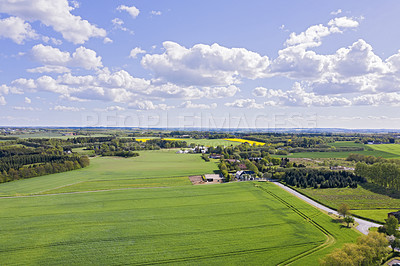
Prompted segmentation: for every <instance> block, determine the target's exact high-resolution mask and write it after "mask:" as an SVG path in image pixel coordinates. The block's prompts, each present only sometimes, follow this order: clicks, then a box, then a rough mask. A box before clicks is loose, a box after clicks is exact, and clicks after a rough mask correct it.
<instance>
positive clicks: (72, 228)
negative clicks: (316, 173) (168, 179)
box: [0, 182, 358, 265]
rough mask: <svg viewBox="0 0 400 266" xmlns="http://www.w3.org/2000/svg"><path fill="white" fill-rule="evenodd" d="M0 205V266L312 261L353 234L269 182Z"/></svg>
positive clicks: (38, 198) (33, 198) (20, 199)
mask: <svg viewBox="0 0 400 266" xmlns="http://www.w3.org/2000/svg"><path fill="white" fill-rule="evenodd" d="M0 201H1V206H2V208H1V209H0V222H1V231H2V232H1V233H2V237H1V238H0V261H1V262H2V264H4V265H14V264H18V265H43V264H46V265H59V264H61V265H67V264H68V265H71V264H75V265H88V264H96V265H99V264H101V265H111V264H114V265H115V264H118V265H121V264H133V265H136V264H141V265H142V264H149V265H150V264H151V265H153V264H159V263H162V264H167V263H170V264H174V265H175V264H185V265H186V264H198V265H205V264H207V265H208V264H213V265H221V264H224V265H227V264H259V265H260V264H264V265H276V264H278V263H283V264H287V263H289V262H292V261H293V262H294V264H295V265H317V264H318V258H319V257H321V256H323V255H324V254H326V253H327V252H329V251H331V250H332V249H333V248H334V247H338V246H340V245H342V244H343V243H344V242H352V241H354V239H355V238H356V237H357V236H358V233H356V232H355V231H353V230H352V229H348V228H345V227H342V226H341V225H340V224H338V223H335V222H333V221H332V219H331V218H330V217H329V216H327V215H325V214H323V213H321V212H319V211H318V210H317V209H315V208H313V207H311V206H309V205H308V204H306V203H304V202H302V201H300V200H298V199H297V198H296V197H294V196H292V195H290V194H288V193H287V192H285V191H283V190H281V189H280V188H279V187H277V186H275V185H273V184H262V185H261V187H256V186H255V185H254V184H253V183H250V182H242V183H232V184H222V185H209V186H185V187H171V188H149V189H132V190H119V191H107V192H96V193H94V192H89V193H78V194H58V195H46V196H30V197H17V198H2V199H0ZM288 206H290V207H288ZM319 227H323V228H324V229H322V230H320V229H318V228H319ZM283 251H284V252H283Z"/></svg>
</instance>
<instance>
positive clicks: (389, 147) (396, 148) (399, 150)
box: [366, 144, 400, 158]
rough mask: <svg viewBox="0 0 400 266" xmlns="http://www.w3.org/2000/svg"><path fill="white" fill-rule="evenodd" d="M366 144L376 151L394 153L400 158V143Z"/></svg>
mask: <svg viewBox="0 0 400 266" xmlns="http://www.w3.org/2000/svg"><path fill="white" fill-rule="evenodd" d="M366 146H368V147H369V148H372V149H374V150H376V151H380V152H387V153H390V154H393V155H394V158H400V144H374V145H366Z"/></svg>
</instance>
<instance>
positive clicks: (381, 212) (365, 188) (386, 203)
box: [301, 183, 400, 223]
mask: <svg viewBox="0 0 400 266" xmlns="http://www.w3.org/2000/svg"><path fill="white" fill-rule="evenodd" d="M301 192H303V193H304V194H306V195H309V196H310V197H312V198H314V199H316V200H318V201H320V202H322V203H324V204H325V205H328V206H331V207H333V208H337V207H338V206H339V205H340V204H341V203H346V204H347V205H349V206H350V208H351V212H352V213H354V214H357V215H360V216H362V217H366V218H370V219H374V220H377V221H380V222H382V223H383V222H385V219H386V218H387V213H388V212H391V211H398V210H399V209H400V208H399V207H400V198H399V197H390V196H388V195H385V194H383V193H375V192H373V187H372V185H371V184H368V183H367V184H362V185H360V186H359V187H358V188H355V189H352V188H328V189H312V188H307V189H301Z"/></svg>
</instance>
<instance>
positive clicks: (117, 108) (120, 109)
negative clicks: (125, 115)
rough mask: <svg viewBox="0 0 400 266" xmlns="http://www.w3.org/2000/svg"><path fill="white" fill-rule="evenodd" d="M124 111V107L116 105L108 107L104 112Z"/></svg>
mask: <svg viewBox="0 0 400 266" xmlns="http://www.w3.org/2000/svg"><path fill="white" fill-rule="evenodd" d="M124 110H125V108H124V107H121V106H118V105H114V106H108V107H107V108H106V111H124Z"/></svg>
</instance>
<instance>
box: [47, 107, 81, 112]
mask: <svg viewBox="0 0 400 266" xmlns="http://www.w3.org/2000/svg"><path fill="white" fill-rule="evenodd" d="M50 110H54V111H60V112H64V111H69V112H79V111H83V110H85V108H84V107H73V106H64V105H56V106H54V108H50Z"/></svg>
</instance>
